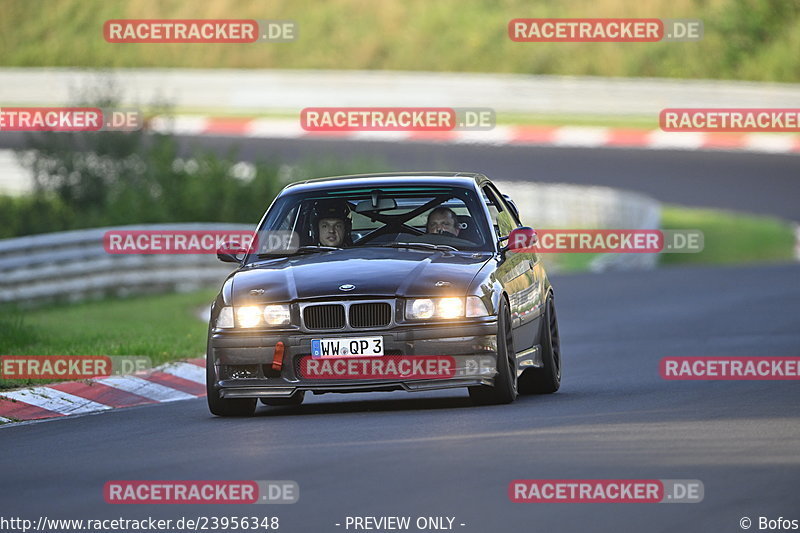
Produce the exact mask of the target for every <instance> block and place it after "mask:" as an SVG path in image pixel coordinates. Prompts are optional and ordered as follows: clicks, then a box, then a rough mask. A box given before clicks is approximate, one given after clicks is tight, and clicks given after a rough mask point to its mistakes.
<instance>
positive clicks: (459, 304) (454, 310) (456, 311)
mask: <svg viewBox="0 0 800 533" xmlns="http://www.w3.org/2000/svg"><path fill="white" fill-rule="evenodd" d="M436 316H437V317H439V318H458V317H460V316H464V298H442V299H441V300H439V301H438V302H437V305H436Z"/></svg>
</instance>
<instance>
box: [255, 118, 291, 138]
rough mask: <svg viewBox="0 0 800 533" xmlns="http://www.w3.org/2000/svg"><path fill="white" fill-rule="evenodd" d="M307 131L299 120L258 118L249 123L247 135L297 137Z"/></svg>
mask: <svg viewBox="0 0 800 533" xmlns="http://www.w3.org/2000/svg"><path fill="white" fill-rule="evenodd" d="M305 134H306V131H305V130H304V129H303V128H302V127H301V126H300V121H298V120H270V119H265V118H256V119H253V120H252V121H250V123H249V124H248V125H247V132H246V133H245V134H244V136H245V137H263V138H271V139H295V138H297V137H302V136H303V135H305Z"/></svg>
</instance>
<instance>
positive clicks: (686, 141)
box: [647, 130, 705, 150]
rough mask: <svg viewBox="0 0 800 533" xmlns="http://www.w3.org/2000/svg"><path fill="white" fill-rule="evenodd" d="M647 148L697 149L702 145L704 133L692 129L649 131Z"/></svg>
mask: <svg viewBox="0 0 800 533" xmlns="http://www.w3.org/2000/svg"><path fill="white" fill-rule="evenodd" d="M647 138H648V142H647V147H648V148H656V149H658V148H666V149H669V148H678V149H684V150H686V149H688V150H697V149H699V148H701V147H702V146H703V141H704V140H705V134H703V133H698V132H693V131H680V132H673V131H658V130H655V131H651V132H650V133H649V134H648V135H647Z"/></svg>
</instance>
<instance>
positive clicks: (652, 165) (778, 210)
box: [0, 132, 800, 223]
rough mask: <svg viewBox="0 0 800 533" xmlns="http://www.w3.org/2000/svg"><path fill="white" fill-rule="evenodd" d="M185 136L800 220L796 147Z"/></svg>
mask: <svg viewBox="0 0 800 533" xmlns="http://www.w3.org/2000/svg"><path fill="white" fill-rule="evenodd" d="M24 135H25V134H22V133H14V132H0V148H20V147H22V146H23V145H24V144H23V143H24V138H25V137H24ZM181 141H182V144H183V146H184V147H185V153H190V152H191V149H194V148H204V149H209V150H212V151H214V152H216V153H218V154H220V155H228V153H229V150H230V149H232V148H233V149H235V150H237V151H238V155H239V157H240V158H241V159H243V160H246V161H255V160H261V161H266V160H269V159H271V158H272V159H273V160H276V161H280V162H284V163H297V162H303V161H308V160H309V159H317V160H327V159H339V160H348V159H360V160H362V161H366V162H368V163H376V164H381V165H384V166H385V168H384V169H378V170H406V171H414V170H420V171H425V170H445V171H453V170H463V171H469V172H483V173H485V174H486V175H487V176H489V177H490V178H492V179H494V180H531V181H544V182H560V183H576V184H580V185H605V186H609V187H617V188H620V189H629V190H633V191H639V192H642V193H645V194H648V195H650V196H652V197H654V198H656V199H657V200H660V201H662V202H671V203H677V204H683V205H688V206H699V207H714V208H723V209H733V210H737V211H746V212H751V213H760V214H767V215H776V216H780V217H783V218H786V219H789V220H794V221H800V202H798V201H797V199H798V198H800V179H798V178H799V177H800V156H798V155H791V154H767V153H748V152H722V151H717V152H712V151H685V150H646V149H624V148H599V149H592V148H566V147H552V146H486V145H467V144H452V145H451V144H432V143H422V142H406V143H389V142H354V141H347V140H335V139H325V140H313V139H255V138H243V137H214V136H190V137H182V138H181ZM254 223H255V221H254Z"/></svg>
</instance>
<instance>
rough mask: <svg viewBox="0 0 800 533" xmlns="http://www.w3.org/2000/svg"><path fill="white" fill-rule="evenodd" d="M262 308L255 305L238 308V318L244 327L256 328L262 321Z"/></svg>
mask: <svg viewBox="0 0 800 533" xmlns="http://www.w3.org/2000/svg"><path fill="white" fill-rule="evenodd" d="M261 313H262V310H261V309H260V308H259V307H256V306H254V305H247V306H245V307H239V308H238V309H236V318H238V319H239V325H240V326H242V327H243V328H254V327H256V326H257V325H258V324H259V322H261Z"/></svg>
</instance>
